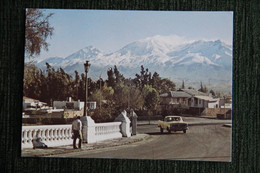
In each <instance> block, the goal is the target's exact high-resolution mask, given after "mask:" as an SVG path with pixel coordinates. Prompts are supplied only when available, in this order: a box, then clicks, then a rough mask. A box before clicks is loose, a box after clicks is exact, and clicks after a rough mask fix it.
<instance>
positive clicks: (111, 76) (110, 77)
mask: <svg viewBox="0 0 260 173" xmlns="http://www.w3.org/2000/svg"><path fill="white" fill-rule="evenodd" d="M115 84H116V79H115V74H114V71H113V69H112V68H109V69H108V71H107V85H108V86H110V87H112V88H113V89H114V88H115Z"/></svg>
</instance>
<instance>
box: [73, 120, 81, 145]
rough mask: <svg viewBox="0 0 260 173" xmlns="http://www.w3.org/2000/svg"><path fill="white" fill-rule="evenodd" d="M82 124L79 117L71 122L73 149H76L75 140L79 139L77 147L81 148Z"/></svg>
mask: <svg viewBox="0 0 260 173" xmlns="http://www.w3.org/2000/svg"><path fill="white" fill-rule="evenodd" d="M81 131H82V122H81V121H80V116H77V118H76V119H75V120H74V121H73V122H72V138H73V148H74V149H77V147H76V140H77V139H79V144H78V147H79V148H81V141H82V133H81Z"/></svg>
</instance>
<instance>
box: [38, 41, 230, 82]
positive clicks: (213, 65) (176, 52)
mask: <svg viewBox="0 0 260 173" xmlns="http://www.w3.org/2000/svg"><path fill="white" fill-rule="evenodd" d="M86 60H89V61H90V63H91V68H90V73H89V75H90V77H92V78H93V79H95V78H98V77H99V75H100V74H101V73H102V74H103V77H106V70H107V69H108V68H109V67H113V66H114V65H117V67H118V69H119V70H120V72H121V73H123V74H124V76H126V77H134V75H135V74H136V73H139V71H140V66H141V65H143V66H144V67H145V68H149V71H150V72H152V73H153V72H155V71H156V72H158V73H159V74H160V76H161V77H166V78H171V79H173V80H174V81H175V82H176V81H177V82H178V81H182V80H184V81H189V82H191V83H192V82H197V83H200V81H209V80H210V81H211V83H212V84H214V83H229V84H231V66H232V48H231V46H230V45H227V44H225V43H223V42H222V41H220V40H216V41H205V40H197V41H187V40H185V39H183V38H181V37H178V36H154V37H149V38H146V39H142V40H138V41H135V42H132V43H129V44H127V45H126V46H124V47H123V48H121V49H119V50H118V51H115V52H113V53H110V54H104V53H103V52H102V51H101V50H99V49H97V48H95V47H93V46H89V47H86V48H84V49H80V50H79V51H77V52H75V53H73V54H71V55H69V56H67V57H65V58H58V57H56V58H50V59H46V60H44V61H41V62H38V63H37V64H36V65H37V66H38V67H40V68H44V67H43V65H44V64H45V62H48V63H49V64H50V65H52V66H53V67H62V68H64V70H65V71H67V72H68V73H70V74H73V73H74V71H75V70H77V71H78V72H80V73H83V72H84V67H83V64H84V63H85V61H86Z"/></svg>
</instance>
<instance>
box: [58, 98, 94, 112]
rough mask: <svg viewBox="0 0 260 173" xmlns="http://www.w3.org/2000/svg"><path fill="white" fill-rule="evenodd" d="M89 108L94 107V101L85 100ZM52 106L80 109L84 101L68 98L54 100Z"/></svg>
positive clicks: (82, 107)
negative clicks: (66, 99)
mask: <svg viewBox="0 0 260 173" xmlns="http://www.w3.org/2000/svg"><path fill="white" fill-rule="evenodd" d="M87 104H88V108H89V109H96V102H87ZM53 107H54V108H55V109H74V110H82V109H84V102H81V101H80V100H78V101H72V100H71V98H69V100H68V101H54V102H53Z"/></svg>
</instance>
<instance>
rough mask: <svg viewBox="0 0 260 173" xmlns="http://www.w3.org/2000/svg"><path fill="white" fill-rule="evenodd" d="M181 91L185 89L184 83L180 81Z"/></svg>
mask: <svg viewBox="0 0 260 173" xmlns="http://www.w3.org/2000/svg"><path fill="white" fill-rule="evenodd" d="M181 89H185V85H184V81H182V85H181Z"/></svg>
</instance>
